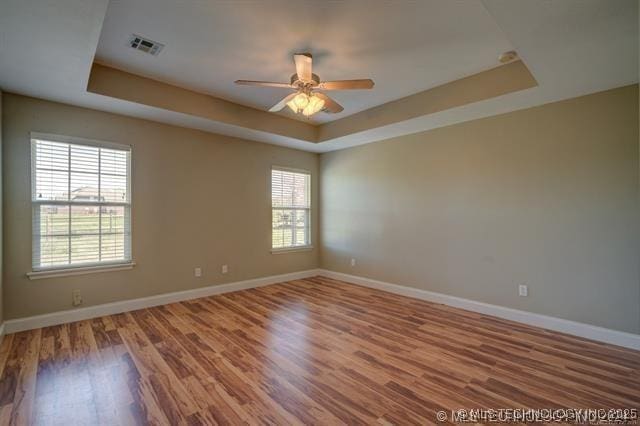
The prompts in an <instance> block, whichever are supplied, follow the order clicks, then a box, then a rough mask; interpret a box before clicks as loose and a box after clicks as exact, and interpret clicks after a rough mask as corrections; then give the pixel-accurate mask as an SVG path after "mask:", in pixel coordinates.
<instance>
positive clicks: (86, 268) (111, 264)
mask: <svg viewBox="0 0 640 426" xmlns="http://www.w3.org/2000/svg"><path fill="white" fill-rule="evenodd" d="M34 140H45V141H51V142H59V143H68V144H77V145H85V146H92V147H95V148H105V149H115V150H123V151H128V152H129V164H128V170H127V175H128V179H127V192H128V193H129V202H128V204H123V203H110V202H103V203H100V202H95V201H94V202H92V201H87V202H83V203H78V204H81V205H127V206H128V207H129V247H128V250H129V258H128V259H123V260H116V261H104V262H83V263H78V264H76V265H69V264H67V265H58V266H45V267H41V268H36V267H35V266H34V265H33V264H31V271H30V272H27V273H26V275H27V277H29V279H31V280H34V279H41V278H51V277H59V276H68V275H82V274H89V273H96V272H109V271H118V270H126V269H132V268H133V267H134V266H135V265H136V262H135V261H134V260H133V259H134V257H133V215H132V212H133V193H132V181H133V147H132V146H131V145H127V144H119V143H115V142H108V141H102V140H96V139H88V138H82V137H76V136H66V135H57V134H53V133H42V132H29V146H30V151H29V155H30V157H31V158H30V161H29V164H30V170H29V172H30V175H29V176H30V189H29V191H30V195H29V204H30V205H31V210H32V215H33V207H34V205H35V204H51V205H55V204H60V205H70V204H69V203H68V202H64V201H60V200H49V201H46V202H43V203H37V202H34V201H33V190H34V187H33V175H34V167H35V164H34V156H33V151H32V150H33V142H34ZM31 223H32V224H31V226H32V229H31V256H32V257H33V250H34V243H35V240H34V237H35V234H34V232H33V220H32V222H31ZM125 250H127V247H125Z"/></svg>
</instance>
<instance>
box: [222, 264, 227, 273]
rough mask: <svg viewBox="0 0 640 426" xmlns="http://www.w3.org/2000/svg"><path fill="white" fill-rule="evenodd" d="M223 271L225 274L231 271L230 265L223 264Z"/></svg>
mask: <svg viewBox="0 0 640 426" xmlns="http://www.w3.org/2000/svg"><path fill="white" fill-rule="evenodd" d="M221 271H222V273H223V274H226V273H227V272H229V266H227V265H222V268H221Z"/></svg>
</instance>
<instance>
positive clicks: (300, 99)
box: [293, 93, 309, 109]
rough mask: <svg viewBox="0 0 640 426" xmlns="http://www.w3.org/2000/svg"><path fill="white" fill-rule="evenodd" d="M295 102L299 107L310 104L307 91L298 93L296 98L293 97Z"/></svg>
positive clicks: (302, 107) (303, 107)
mask: <svg viewBox="0 0 640 426" xmlns="http://www.w3.org/2000/svg"><path fill="white" fill-rule="evenodd" d="M293 103H295V104H296V106H297V107H298V109H305V108H306V107H307V105H309V96H307V94H306V93H298V94H297V95H296V97H295V98H293Z"/></svg>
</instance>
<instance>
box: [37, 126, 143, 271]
mask: <svg viewBox="0 0 640 426" xmlns="http://www.w3.org/2000/svg"><path fill="white" fill-rule="evenodd" d="M69 140H71V139H67V138H62V137H61V138H58V137H55V138H54V137H46V138H45V137H42V138H41V137H39V136H36V135H35V134H33V135H32V139H31V201H32V209H33V248H32V249H33V269H34V271H37V270H47V269H64V268H70V267H81V266H96V265H103V264H119V263H128V262H130V261H131V226H130V223H131V190H130V188H131V150H130V148H129V147H126V146H120V145H118V146H114V145H107V144H102V143H94V142H89V141H79V142H78V143H76V140H75V139H73V142H68V141H69Z"/></svg>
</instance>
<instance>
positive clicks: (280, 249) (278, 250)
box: [271, 246, 313, 254]
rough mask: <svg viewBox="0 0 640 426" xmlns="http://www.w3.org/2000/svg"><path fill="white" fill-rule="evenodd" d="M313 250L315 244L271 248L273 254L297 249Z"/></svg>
mask: <svg viewBox="0 0 640 426" xmlns="http://www.w3.org/2000/svg"><path fill="white" fill-rule="evenodd" d="M311 250H313V246H298V247H283V248H275V249H271V254H284V253H291V252H296V251H311Z"/></svg>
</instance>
